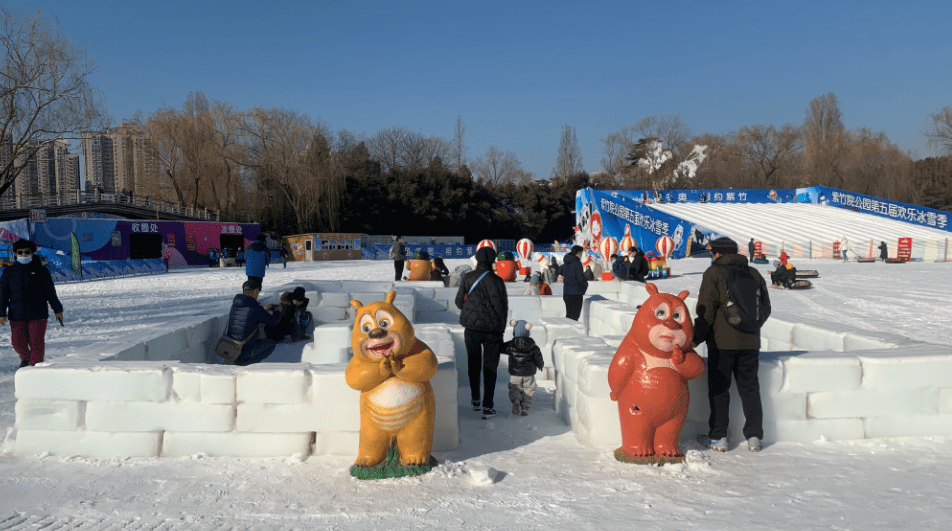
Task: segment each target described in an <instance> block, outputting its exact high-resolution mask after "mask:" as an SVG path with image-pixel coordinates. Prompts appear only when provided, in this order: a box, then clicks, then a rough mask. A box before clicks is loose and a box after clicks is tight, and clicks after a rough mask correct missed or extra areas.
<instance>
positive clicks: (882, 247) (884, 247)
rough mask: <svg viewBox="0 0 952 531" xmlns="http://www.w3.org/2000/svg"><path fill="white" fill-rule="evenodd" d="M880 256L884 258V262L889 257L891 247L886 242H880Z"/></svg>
mask: <svg viewBox="0 0 952 531" xmlns="http://www.w3.org/2000/svg"><path fill="white" fill-rule="evenodd" d="M879 257H880V258H882V260H883V262H885V261H886V259H887V258H889V247H888V246H887V245H886V242H883V241H881V242H879Z"/></svg>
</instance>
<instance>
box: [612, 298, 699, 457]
mask: <svg viewBox="0 0 952 531" xmlns="http://www.w3.org/2000/svg"><path fill="white" fill-rule="evenodd" d="M645 289H647V290H648V294H649V297H648V300H646V301H645V302H644V303H643V304H642V305H641V307H640V309H639V310H638V313H637V314H636V315H635V319H634V320H633V322H632V324H631V329H630V330H629V331H628V334H627V335H626V336H625V339H624V340H623V341H622V343H621V345H620V346H619V347H618V350H617V351H616V352H615V356H614V358H612V363H611V365H610V366H609V368H608V385H609V388H610V389H611V399H612V400H615V401H617V402H618V415H619V417H620V419H621V440H622V444H621V447H620V448H618V449H617V450H615V459H617V460H619V461H623V462H626V463H636V464H660V465H663V464H665V463H676V462H682V461H684V454H682V453H681V452H680V451H679V450H678V442H679V440H680V439H681V430H682V429H683V428H684V419H685V418H686V417H687V414H688V402H689V400H690V393H689V391H688V380H693V379H695V378H698V377H699V376H701V375H702V374H704V361H703V360H702V359H701V357H700V356H698V355H697V353H696V352H694V349H692V348H691V340H692V338H693V337H694V325H693V323H692V321H691V315H690V313H689V312H688V309H687V306H686V305H685V304H684V299H685V297H687V296H688V292H687V291H682V292H681V293H679V294H678V295H677V296H675V295H672V294H670V293H660V292H658V287H657V286H655V285H654V284H652V283H650V282H649V283H648V284H646V285H645Z"/></svg>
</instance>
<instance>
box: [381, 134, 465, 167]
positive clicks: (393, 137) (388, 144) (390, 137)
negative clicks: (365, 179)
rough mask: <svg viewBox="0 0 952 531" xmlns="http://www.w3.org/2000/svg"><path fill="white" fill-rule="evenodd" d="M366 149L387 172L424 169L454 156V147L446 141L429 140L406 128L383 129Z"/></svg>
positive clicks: (436, 138)
mask: <svg viewBox="0 0 952 531" xmlns="http://www.w3.org/2000/svg"><path fill="white" fill-rule="evenodd" d="M366 146H367V149H368V150H370V155H371V157H373V159H374V160H376V161H377V162H379V163H380V166H381V168H382V169H383V171H385V172H392V171H399V170H403V169H412V170H421V169H425V168H427V167H429V165H430V162H432V161H433V159H434V158H436V157H440V158H441V159H444V160H445V159H448V158H449V156H450V153H451V152H452V144H451V143H450V141H448V140H446V139H445V138H440V137H436V136H431V137H428V136H425V135H424V134H423V133H414V132H411V131H409V130H407V128H405V127H389V128H387V129H381V130H380V131H377V134H375V135H374V136H372V137H370V138H368V139H367V141H366Z"/></svg>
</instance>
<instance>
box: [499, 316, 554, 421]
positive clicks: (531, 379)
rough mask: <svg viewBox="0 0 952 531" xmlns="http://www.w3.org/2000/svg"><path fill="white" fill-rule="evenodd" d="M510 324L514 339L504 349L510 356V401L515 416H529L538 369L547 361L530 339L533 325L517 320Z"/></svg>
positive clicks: (543, 366)
mask: <svg viewBox="0 0 952 531" xmlns="http://www.w3.org/2000/svg"><path fill="white" fill-rule="evenodd" d="M509 324H511V325H512V327H513V330H512V336H513V337H512V339H511V340H509V341H507V342H506V344H505V346H504V347H503V350H504V351H505V353H506V354H507V355H508V356H509V401H510V402H512V414H513V415H516V414H520V413H521V414H522V416H527V415H529V409H530V408H531V407H532V395H533V394H535V390H536V381H535V373H536V370H537V369H538V370H542V369H543V368H545V361H544V360H543V359H542V350H540V349H539V346H538V345H536V343H535V340H533V339H532V338H531V337H529V330H531V329H532V325H531V324H529V323H527V322H525V321H522V320H519V321H517V320H515V319H513V320H512V321H509Z"/></svg>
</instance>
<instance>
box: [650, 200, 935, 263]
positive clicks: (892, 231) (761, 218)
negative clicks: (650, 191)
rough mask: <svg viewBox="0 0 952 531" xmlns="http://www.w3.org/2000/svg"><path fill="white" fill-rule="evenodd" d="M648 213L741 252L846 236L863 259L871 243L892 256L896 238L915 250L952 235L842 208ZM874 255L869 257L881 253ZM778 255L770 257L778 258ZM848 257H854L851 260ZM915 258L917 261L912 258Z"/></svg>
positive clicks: (707, 206) (683, 206) (667, 207)
mask: <svg viewBox="0 0 952 531" xmlns="http://www.w3.org/2000/svg"><path fill="white" fill-rule="evenodd" d="M650 206H651V207H652V208H654V209H657V210H660V211H662V212H665V213H667V214H671V215H672V216H677V217H679V218H682V219H685V220H688V221H691V222H693V223H697V224H699V225H701V226H703V227H707V228H709V229H711V230H714V231H717V232H719V233H721V234H726V235H728V236H730V237H731V238H734V239H735V240H737V242H738V243H740V244H741V246H744V245H745V244H746V242H747V241H748V240H750V239H751V238H754V239H755V240H758V241H764V242H767V243H770V244H771V245H777V246H778V249H779V245H780V244H781V243H784V244H786V249H787V252H790V251H791V250H792V249H793V244H795V243H802V244H806V243H807V242H810V241H813V242H823V243H833V242H835V241H840V240H841V239H842V238H843V236H846V237H847V239H848V240H849V241H850V243H851V245H852V246H853V247H854V248H855V250H856V252H858V253H859V254H860V255H865V254H867V253H866V251H867V244H868V242H869V241H870V240H873V241H874V242H875V245H879V242H880V241H885V242H886V243H887V244H888V245H889V249H890V251H891V252H892V253H895V245H896V240H897V239H898V238H904V237H905V238H912V239H913V245H914V246H916V245H917V244H922V243H923V242H925V241H929V240H945V239H947V238H950V237H952V234H950V233H949V232H946V231H942V230H939V229H933V228H929V227H921V226H918V225H913V224H911V223H905V222H902V221H897V220H894V219H887V218H881V217H877V216H873V215H871V214H863V213H860V212H853V211H851V210H846V209H843V208H836V207H832V206H825V205H814V204H806V203H778V204H775V203H754V204H748V203H662V204H651V205H650ZM875 245H874V249H873V255H874V256H879V251H877V250H875ZM777 254H778V251H772V252H771V255H773V256H776V255H777ZM850 256H851V257H852V255H850ZM913 256H921V254H916V253H915V252H914V254H913Z"/></svg>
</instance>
